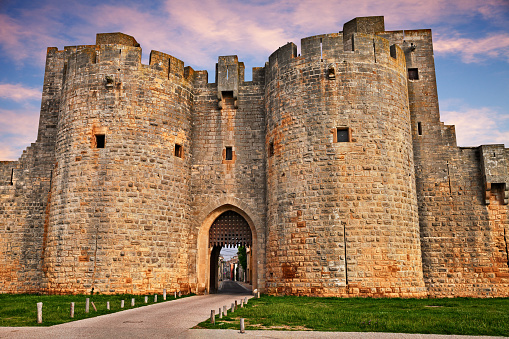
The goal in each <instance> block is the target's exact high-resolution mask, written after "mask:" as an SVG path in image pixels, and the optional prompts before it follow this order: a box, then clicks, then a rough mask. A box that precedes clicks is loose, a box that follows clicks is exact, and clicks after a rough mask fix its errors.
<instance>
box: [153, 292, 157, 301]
mask: <svg viewBox="0 0 509 339" xmlns="http://www.w3.org/2000/svg"><path fill="white" fill-rule="evenodd" d="M154 302H155V303H156V302H157V294H154Z"/></svg>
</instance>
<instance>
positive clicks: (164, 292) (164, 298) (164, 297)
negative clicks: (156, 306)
mask: <svg viewBox="0 0 509 339" xmlns="http://www.w3.org/2000/svg"><path fill="white" fill-rule="evenodd" d="M163 300H166V288H164V289H163Z"/></svg>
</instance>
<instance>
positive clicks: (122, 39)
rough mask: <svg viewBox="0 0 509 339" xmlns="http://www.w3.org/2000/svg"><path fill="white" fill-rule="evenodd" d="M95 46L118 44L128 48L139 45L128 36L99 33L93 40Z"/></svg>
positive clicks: (118, 33)
mask: <svg viewBox="0 0 509 339" xmlns="http://www.w3.org/2000/svg"><path fill="white" fill-rule="evenodd" d="M95 44H96V45H110V44H118V45H125V46H130V47H140V44H139V43H138V42H137V41H136V39H135V38H133V37H132V36H130V35H127V34H124V33H120V32H116V33H99V34H97V35H96V39H95Z"/></svg>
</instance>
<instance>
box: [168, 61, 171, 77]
mask: <svg viewBox="0 0 509 339" xmlns="http://www.w3.org/2000/svg"><path fill="white" fill-rule="evenodd" d="M170 74H171V59H168V79H169V78H170Z"/></svg>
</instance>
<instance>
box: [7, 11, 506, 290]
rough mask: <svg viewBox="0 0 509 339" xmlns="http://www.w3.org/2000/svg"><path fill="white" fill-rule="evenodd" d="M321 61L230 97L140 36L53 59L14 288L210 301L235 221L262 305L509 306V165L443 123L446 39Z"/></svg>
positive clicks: (17, 235)
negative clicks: (437, 50)
mask: <svg viewBox="0 0 509 339" xmlns="http://www.w3.org/2000/svg"><path fill="white" fill-rule="evenodd" d="M301 46H302V52H301V55H299V54H298V52H297V47H296V46H295V45H294V44H293V43H288V44H287V45H285V46H283V47H281V48H280V49H278V50H277V51H275V52H274V53H273V54H272V55H271V56H270V57H269V60H268V62H267V63H266V65H265V67H259V68H254V69H253V80H252V81H245V79H244V65H243V63H242V62H239V61H238V59H237V57H236V56H224V57H219V62H218V64H217V67H216V81H215V82H214V83H208V74H207V72H206V71H194V70H193V69H192V68H190V67H184V62H183V61H181V60H179V59H177V58H175V57H173V56H171V55H168V54H165V53H162V52H157V51H152V52H151V54H150V61H149V65H143V64H142V63H141V48H140V47H139V44H138V43H137V42H136V40H135V39H134V38H133V37H131V36H128V35H125V34H122V33H107V34H98V36H97V41H96V44H95V45H89V46H88V45H86V46H85V45H84V46H72V47H65V48H64V50H58V49H57V48H48V52H47V61H46V70H45V79H44V86H43V95H42V103H41V116H40V120H39V130H38V137H37V141H36V142H35V143H34V144H32V145H31V146H30V147H28V148H27V149H26V150H25V151H24V152H23V154H22V156H21V157H20V159H19V160H18V161H12V162H1V163H0V263H1V265H0V293H5V292H13V293H23V292H29V293H36V292H48V293H88V292H90V290H92V289H94V291H96V292H101V293H124V292H129V293H139V294H141V293H151V292H155V291H160V290H161V289H163V288H166V289H168V290H169V291H170V292H171V291H176V290H181V291H183V292H184V293H186V292H197V293H202V292H205V291H206V290H208V289H209V286H210V283H211V277H210V274H209V271H210V257H211V247H210V246H209V243H208V236H209V228H210V227H211V225H212V224H213V222H214V220H215V219H216V218H217V217H218V216H219V215H221V213H223V212H226V211H229V210H231V211H235V212H236V213H238V214H240V215H241V216H242V217H243V218H244V219H245V220H246V221H247V224H248V225H249V227H250V229H251V232H252V237H253V244H252V251H251V258H252V259H251V260H252V262H251V268H252V273H253V276H252V279H253V281H252V282H253V286H254V287H255V288H258V289H259V290H260V291H262V292H268V293H271V294H293V295H319V296H375V297H379V296H386V297H424V296H430V297H451V296H475V297H479V296H482V297H488V296H490V297H491V296H507V295H509V268H508V263H509V260H508V250H507V249H508V245H507V242H508V241H509V222H508V200H509V174H508V170H507V168H508V164H509V150H508V149H507V148H505V147H504V145H482V146H479V147H473V148H461V147H457V146H456V137H455V131H454V126H445V125H444V124H443V123H441V122H440V113H439V107H438V96H437V89H436V78H435V67H434V60H433V46H432V39H431V31H430V30H412V31H392V32H386V31H384V23H383V17H368V18H356V19H354V20H352V21H350V22H348V23H346V24H345V26H344V28H343V32H339V33H334V34H324V35H318V36H313V37H309V38H305V39H303V40H302V43H301ZM230 151H231V152H230ZM230 155H231V157H230Z"/></svg>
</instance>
